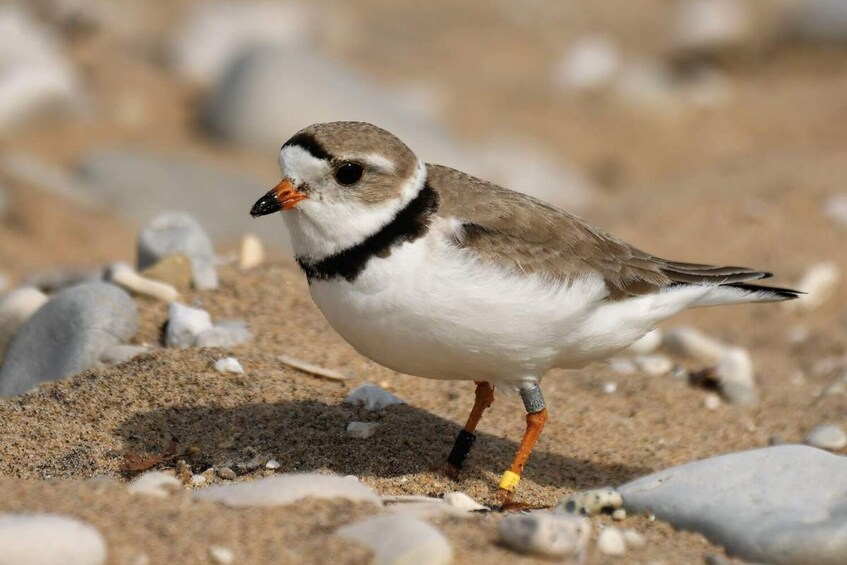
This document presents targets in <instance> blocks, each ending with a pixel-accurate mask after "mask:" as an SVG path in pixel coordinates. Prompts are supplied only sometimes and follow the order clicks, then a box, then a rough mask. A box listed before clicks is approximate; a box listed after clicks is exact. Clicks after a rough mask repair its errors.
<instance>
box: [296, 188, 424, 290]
mask: <svg viewBox="0 0 847 565" xmlns="http://www.w3.org/2000/svg"><path fill="white" fill-rule="evenodd" d="M437 209H438V193H437V192H435V191H434V190H433V189H432V188H431V187H430V186H429V184H428V183H427V184H424V186H423V188H422V189H421V191H420V192H419V193H418V194H417V196H415V197H414V198H413V199H412V200H411V201H410V202H409V203H408V204H406V206H405V207H404V208H403V209H402V210H400V211H399V212H397V214H396V215H395V216H394V219H392V220H391V221H390V222H388V223H387V224H386V225H385V226H383V228H382V229H380V230H379V231H378V232H376V233H375V234H373V235H371V236H369V237H368V238H367V239H365V240H364V241H362V242H361V243H359V244H357V245H354V246H353V247H348V248H347V249H345V250H343V251H339V252H338V253H336V254H334V255H330V256H329V257H326V258H324V259H321V260H320V261H310V260H309V259H308V258H305V257H298V258H297V263H298V264H299V265H300V268H301V269H303V272H305V273H306V277H307V278H308V279H309V281H310V282H311V281H312V280H330V279H334V278H338V277H340V278H344V279H346V280H347V281H349V282H353V281H354V280H356V277H358V276H359V274H360V273H361V272H362V271H363V270H364V269H365V266H366V265H367V263H368V261H370V260H371V259H372V258H373V257H374V256H379V257H387V256H388V255H390V254H391V248H392V247H393V246H395V245H398V244H400V243H403V242H405V241H414V240H416V239H418V238H419V237H422V236H423V235H425V234H426V232H427V230H429V224H430V220H431V217H432V215H433V214H434V213H435V211H436V210H437Z"/></svg>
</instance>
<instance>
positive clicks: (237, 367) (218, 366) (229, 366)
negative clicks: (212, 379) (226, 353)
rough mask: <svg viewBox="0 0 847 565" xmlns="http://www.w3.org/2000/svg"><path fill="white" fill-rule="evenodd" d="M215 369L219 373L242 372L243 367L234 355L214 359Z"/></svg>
mask: <svg viewBox="0 0 847 565" xmlns="http://www.w3.org/2000/svg"><path fill="white" fill-rule="evenodd" d="M215 370H216V371H217V372H219V373H237V374H244V368H243V367H242V366H241V363H239V362H238V359H236V358H235V357H224V358H223V359H218V360H217V361H215Z"/></svg>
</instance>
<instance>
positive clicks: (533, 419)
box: [498, 383, 547, 504]
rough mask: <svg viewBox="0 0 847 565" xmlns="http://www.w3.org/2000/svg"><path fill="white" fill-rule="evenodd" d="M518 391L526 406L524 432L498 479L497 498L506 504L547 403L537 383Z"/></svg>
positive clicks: (542, 425) (541, 422)
mask: <svg viewBox="0 0 847 565" xmlns="http://www.w3.org/2000/svg"><path fill="white" fill-rule="evenodd" d="M520 392H521V400H523V405H524V408H526V432H524V435H523V439H521V444H520V446H518V452H517V453H516V454H515V459H514V460H513V461H512V465H511V467H509V470H508V471H506V472H505V473H503V478H501V479H500V491H499V495H498V498H499V499H500V502H501V503H502V504H506V503H508V502H509V501H510V500H511V499H512V494H514V492H515V490H516V489H517V488H518V483H519V482H520V481H521V473H522V472H523V468H524V465H526V462H527V460H528V459H529V454H530V452H532V448H533V446H534V445H535V442H536V441H537V440H538V436H540V435H541V430H543V429H544V424H545V422H547V405H546V403H545V402H544V396H543V395H542V394H541V387H540V386H539V385H538V383H532V385H531V386H527V387H525V388H521V391H520Z"/></svg>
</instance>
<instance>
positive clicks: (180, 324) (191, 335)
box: [165, 302, 212, 347]
mask: <svg viewBox="0 0 847 565" xmlns="http://www.w3.org/2000/svg"><path fill="white" fill-rule="evenodd" d="M210 329H212V317H211V316H210V315H209V313H208V312H206V311H205V310H201V309H199V308H192V307H190V306H185V305H184V304H180V303H179V302H172V303H171V305H170V306H169V307H168V328H167V330H166V332H165V345H167V346H168V347H192V346H194V345H195V343H196V341H197V337H198V336H199V335H200V334H202V333H203V332H205V331H207V330H210Z"/></svg>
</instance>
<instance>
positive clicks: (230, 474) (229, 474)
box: [215, 467, 236, 481]
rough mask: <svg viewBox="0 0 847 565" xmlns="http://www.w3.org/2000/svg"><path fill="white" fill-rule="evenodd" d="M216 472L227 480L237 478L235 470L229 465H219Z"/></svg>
mask: <svg viewBox="0 0 847 565" xmlns="http://www.w3.org/2000/svg"><path fill="white" fill-rule="evenodd" d="M215 472H216V473H217V474H218V476H219V477H220V478H222V479H224V480H226V481H234V480H235V478H236V474H235V471H233V470H232V469H230V468H229V467H218V468H217V469H215Z"/></svg>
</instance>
